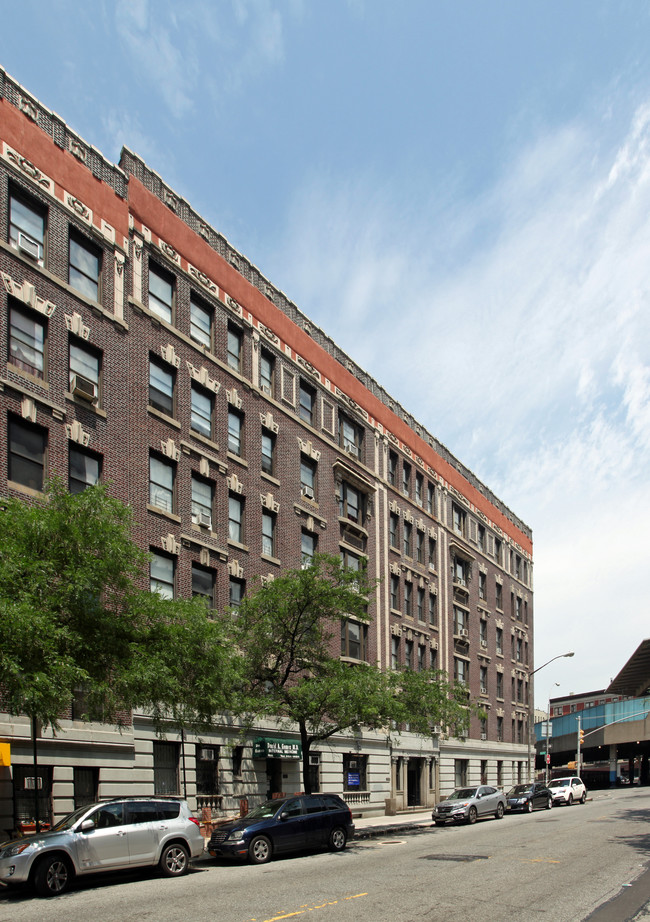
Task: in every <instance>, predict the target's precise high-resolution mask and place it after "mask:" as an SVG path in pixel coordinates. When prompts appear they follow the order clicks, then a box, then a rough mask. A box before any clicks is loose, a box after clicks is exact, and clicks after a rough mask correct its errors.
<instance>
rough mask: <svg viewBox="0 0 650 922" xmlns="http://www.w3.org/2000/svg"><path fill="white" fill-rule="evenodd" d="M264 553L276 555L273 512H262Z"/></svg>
mask: <svg viewBox="0 0 650 922" xmlns="http://www.w3.org/2000/svg"><path fill="white" fill-rule="evenodd" d="M262 553H263V554H266V555H267V556H268V557H275V515H274V514H273V513H272V512H263V513H262Z"/></svg>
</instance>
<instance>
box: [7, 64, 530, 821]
mask: <svg viewBox="0 0 650 922" xmlns="http://www.w3.org/2000/svg"><path fill="white" fill-rule="evenodd" d="M0 144H1V149H0V273H1V276H2V283H3V284H2V289H1V293H0V298H1V299H2V300H1V301H0V331H1V335H0V343H1V349H0V413H1V417H0V427H1V428H0V431H1V432H2V433H3V438H2V439H0V493H2V494H4V495H10V496H17V497H20V498H22V499H24V500H26V501H35V500H38V498H39V496H40V495H41V491H42V489H43V485H44V483H45V482H46V481H47V479H48V478H49V477H51V476H53V475H55V474H56V475H59V476H61V477H63V478H65V479H66V480H67V481H68V483H69V487H70V489H71V490H81V489H84V487H85V486H86V485H88V484H91V483H94V482H96V481H97V480H99V479H101V480H105V481H107V482H109V483H110V484H111V491H112V492H113V493H114V494H115V495H116V496H118V497H119V498H120V499H122V500H124V501H125V502H128V503H129V504H130V505H131V506H132V508H133V511H134V516H135V520H136V522H137V523H138V528H137V536H136V538H137V540H138V542H139V543H141V545H142V546H143V547H144V548H145V549H146V550H148V551H149V552H150V553H151V555H152V556H151V572H150V586H151V589H152V591H157V592H160V593H161V594H162V595H163V596H176V595H186V596H187V595H190V594H200V595H202V596H204V597H205V598H206V599H207V600H208V602H209V604H210V606H211V607H214V608H223V607H225V606H228V605H234V606H236V605H237V604H238V602H239V600H240V599H241V598H242V596H243V595H244V594H245V592H246V591H247V588H249V587H250V586H251V585H252V582H253V580H258V579H261V580H262V581H265V580H269V579H272V578H273V577H274V576H275V575H277V574H278V573H279V572H281V571H282V569H283V568H288V567H296V566H299V565H300V564H301V562H302V561H304V560H305V559H308V558H309V557H310V556H312V555H313V554H314V553H317V552H325V553H333V554H340V555H342V557H343V559H345V561H346V562H347V563H348V565H349V566H351V567H355V566H358V565H359V564H360V563H361V562H362V561H364V562H365V563H366V564H367V566H368V571H369V575H370V577H371V578H372V579H377V580H378V582H377V588H376V590H375V594H374V597H373V598H372V599H371V600H370V608H369V614H370V621H369V623H368V624H367V625H365V624H360V623H359V624H357V623H355V622H353V621H348V622H347V623H346V624H344V625H343V628H342V632H341V656H342V657H343V658H344V659H345V660H346V661H349V662H350V663H351V664H353V663H355V662H358V661H364V660H365V661H369V662H374V663H377V664H379V665H380V666H381V667H382V668H385V669H391V668H397V667H402V666H406V667H409V668H412V669H429V668H436V669H443V670H445V671H446V672H447V673H448V674H449V676H450V677H451V678H453V679H454V680H457V681H462V682H464V683H466V684H467V686H468V688H469V690H470V693H471V696H472V697H473V698H475V699H477V700H479V701H481V702H482V703H483V705H484V707H485V711H486V714H487V718H486V719H485V720H479V719H477V718H473V719H472V723H471V727H470V730H469V733H468V735H467V738H466V739H462V740H457V739H450V738H446V736H445V734H444V728H442V727H441V728H436V732H435V733H434V734H433V735H432V737H431V738H430V739H424V738H422V737H418V736H415V735H412V734H408V733H402V734H395V733H390V734H377V733H367V734H366V733H363V734H359V735H350V736H345V737H344V736H342V737H340V738H335V739H333V740H332V741H330V742H328V744H327V745H323V746H321V747H320V751H319V752H317V753H314V755H313V765H312V768H313V773H314V774H313V777H314V781H315V782H316V784H318V786H319V787H320V788H321V790H331V791H337V792H339V793H343V796H345V797H346V799H347V800H348V801H349V802H350V803H351V805H352V806H353V808H354V809H355V810H357V811H367V812H383V811H384V809H385V807H386V805H388V809H406V808H408V807H417V806H419V807H422V806H425V805H429V804H431V803H432V802H433V800H434V799H435V798H436V797H437V796H439V795H440V794H444V793H448V792H449V790H450V789H451V788H452V787H453V786H454V784H458V783H462V784H465V783H474V782H476V783H478V782H479V781H480V780H481V779H486V780H487V783H491V784H495V785H501V786H507V785H509V784H511V783H512V782H516V781H518V780H522V777H523V774H524V773H525V771H526V752H527V743H528V732H529V720H528V712H529V707H530V698H531V696H530V695H529V684H528V683H529V675H530V673H531V672H532V670H533V668H534V667H533V592H532V589H533V563H532V534H531V531H530V529H529V528H528V527H527V526H526V525H525V524H524V523H523V522H522V521H521V520H520V519H518V518H517V517H516V516H515V515H514V514H513V513H512V512H511V511H510V510H509V509H508V508H507V507H506V506H505V505H504V504H503V503H502V502H501V501H500V500H499V499H498V498H497V497H496V496H495V495H494V494H493V493H492V492H491V491H490V490H489V488H487V487H486V486H485V485H484V484H482V483H481V482H480V481H479V480H478V479H477V478H476V477H475V476H474V475H473V474H472V473H471V471H469V470H468V469H467V468H466V467H465V466H464V465H463V464H462V463H460V462H459V461H458V460H457V459H455V458H454V457H453V456H452V455H451V453H450V452H449V451H448V450H447V449H446V448H445V447H444V446H443V445H442V444H440V443H439V442H438V441H437V440H436V439H435V437H433V436H432V435H431V434H429V433H428V432H427V431H426V429H425V428H424V427H423V426H422V425H421V424H419V423H418V422H417V421H416V420H415V419H414V418H413V417H412V416H411V415H410V414H409V413H408V412H406V411H405V410H404V409H403V408H402V407H401V406H400V405H399V404H398V403H397V402H396V401H394V400H393V399H392V398H391V397H390V395H389V394H387V393H386V392H385V391H384V389H383V388H382V387H381V386H380V384H378V383H377V382H376V381H375V380H374V379H372V378H371V377H370V376H369V375H368V374H367V373H366V372H364V371H363V370H362V369H361V368H359V366H358V365H356V364H355V362H354V360H353V359H352V358H350V357H348V356H347V355H346V354H344V353H343V352H342V351H341V350H340V349H339V348H338V347H337V346H336V345H335V343H334V342H333V341H332V340H331V339H330V338H329V337H328V336H327V335H326V333H325V332H323V330H321V329H320V328H318V327H316V326H315V325H314V324H312V323H311V322H310V321H309V320H308V318H307V317H305V316H304V315H303V314H302V313H301V312H300V311H299V309H298V308H297V307H296V306H295V305H294V304H293V303H292V302H291V301H289V300H288V299H287V297H286V296H285V295H284V294H283V293H282V292H280V291H279V290H278V289H277V288H275V287H274V286H273V285H272V284H271V283H270V282H269V281H268V280H267V279H266V278H264V277H263V276H262V274H261V273H260V272H259V270H258V269H257V268H256V267H255V266H254V265H253V264H252V263H250V262H249V261H248V260H247V259H246V258H245V257H244V256H243V255H242V254H240V253H239V252H237V251H236V250H235V249H234V248H233V247H232V246H231V245H230V244H229V242H228V241H227V240H226V239H225V238H224V237H223V236H222V235H220V234H219V233H218V232H217V231H216V230H214V229H213V228H212V227H210V226H209V225H208V224H207V223H206V222H205V221H204V220H203V219H202V218H201V216H200V215H199V214H197V213H196V212H195V211H194V210H193V209H192V208H191V206H190V205H189V204H188V203H187V202H186V201H185V200H184V199H182V198H181V197H180V196H178V195H177V194H176V193H175V192H174V191H173V190H172V189H170V188H169V187H168V186H167V185H166V184H165V183H164V181H163V180H162V179H161V178H160V176H159V175H158V174H157V173H155V172H154V171H153V170H151V169H150V168H149V167H148V166H147V165H146V164H145V163H144V162H143V161H142V160H141V159H140V158H139V157H138V156H137V155H135V154H134V153H132V152H131V151H129V150H127V149H124V150H123V152H122V156H121V159H120V164H119V166H117V165H114V164H112V163H110V162H109V161H107V160H106V159H105V158H104V157H103V156H102V155H101V154H100V153H99V152H98V151H97V149H96V148H94V147H92V146H91V145H89V144H88V143H87V142H85V141H84V140H83V139H82V138H80V137H79V136H77V135H76V134H75V133H74V132H72V131H71V130H70V128H69V127H68V126H67V125H66V124H65V123H64V122H63V121H62V120H61V119H60V118H59V117H58V116H56V115H55V114H53V113H52V112H50V111H49V110H48V109H47V108H45V106H43V105H42V104H41V103H40V102H39V101H38V100H36V99H34V97H32V96H31V95H30V94H29V93H28V92H27V91H26V90H24V89H23V88H22V87H20V86H19V85H17V84H16V83H15V82H14V81H13V80H12V79H11V78H10V77H9V76H8V75H7V74H6V73H5V72H4V71H1V70H0ZM77 717H78V715H76V714H75V708H74V705H73V707H72V708H71V709H70V711H69V712H68V713H66V716H65V719H63V721H62V724H61V726H62V730H61V732H60V733H58V734H57V735H56V736H54V735H53V734H52V733H51V732H50V731H43V732H42V733H41V738H40V739H39V769H38V777H35V776H34V770H33V767H32V766H31V742H30V727H29V723H28V721H27V720H26V719H22V718H12V717H9V716H8V715H6V714H4V715H3V714H0V739H2V740H4V741H5V742H8V743H10V746H11V758H10V765H7V764H5V765H0V828H7V829H9V828H12V826H15V825H16V823H17V822H19V821H21V820H25V819H28V818H29V816H28V814H29V812H30V803H31V801H30V797H31V799H32V801H33V796H34V795H33V791H34V788H35V787H36V788H37V789H38V791H39V797H42V805H43V806H42V809H43V810H44V811H45V812H46V813H47V815H48V816H51V817H56V816H60V815H61V814H63V813H65V812H66V811H67V810H68V809H70V808H72V807H73V806H74V805H75V804H76V803H82V802H84V799H88V798H90V799H93V798H96V797H105V796H110V795H112V794H115V793H123V792H132V793H154V791H155V792H172V791H179V792H181V793H186V794H187V796H188V798H189V799H190V802H191V805H192V807H193V808H196V809H197V810H198V809H206V810H216V811H232V810H233V809H235V808H237V807H238V805H239V800H240V799H241V798H248V799H250V798H253V799H255V798H257V799H260V798H263V797H264V796H266V795H267V794H269V793H276V792H278V791H294V790H299V789H300V780H299V763H298V761H297V748H296V745H295V735H293V736H292V734H291V733H287V732H283V733H280V732H279V731H278V728H277V727H273V726H271V725H269V726H265V727H258V728H256V731H255V734H252V735H251V734H249V735H248V736H247V737H245V738H244V737H242V735H241V733H240V728H239V727H238V726H237V725H236V721H233V719H232V718H229V717H224V718H223V720H222V721H221V722H220V726H219V730H218V731H215V733H214V734H213V735H211V736H210V737H209V738H202V739H196V738H187V739H182V740H181V739H179V736H178V734H177V733H175V732H172V731H170V733H169V734H167V738H166V739H160V738H159V737H157V736H156V734H155V732H154V729H153V727H152V725H151V722H150V721H149V720H148V719H147V717H146V715H144V714H135V715H133V717H132V720H131V721H130V723H129V725H128V727H127V728H126V729H124V728H123V729H122V730H121V731H118V730H116V729H114V728H112V727H110V726H104V725H95V724H88V723H86V722H84V721H82V720H79V719H77ZM30 792H31V793H30Z"/></svg>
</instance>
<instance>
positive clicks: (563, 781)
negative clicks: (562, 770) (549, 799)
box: [549, 778, 569, 788]
mask: <svg viewBox="0 0 650 922" xmlns="http://www.w3.org/2000/svg"><path fill="white" fill-rule="evenodd" d="M567 784H569V779H568V778H557V779H556V780H555V781H551V782H550V783H549V787H550V788H565V787H566V786H567Z"/></svg>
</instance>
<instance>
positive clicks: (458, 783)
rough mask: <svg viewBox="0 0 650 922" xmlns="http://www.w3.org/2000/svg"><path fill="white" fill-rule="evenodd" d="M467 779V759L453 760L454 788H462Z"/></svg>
mask: <svg viewBox="0 0 650 922" xmlns="http://www.w3.org/2000/svg"><path fill="white" fill-rule="evenodd" d="M468 777H469V759H454V786H455V787H457V788H464V787H466V786H467V778H468Z"/></svg>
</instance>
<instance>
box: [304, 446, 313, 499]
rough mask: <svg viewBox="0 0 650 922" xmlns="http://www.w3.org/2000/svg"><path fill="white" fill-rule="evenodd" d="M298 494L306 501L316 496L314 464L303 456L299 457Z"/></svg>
mask: <svg viewBox="0 0 650 922" xmlns="http://www.w3.org/2000/svg"><path fill="white" fill-rule="evenodd" d="M300 492H301V494H302V495H303V496H305V497H307V499H314V498H315V496H316V464H315V462H314V461H312V460H311V459H310V458H306V457H305V456H304V455H301V456H300Z"/></svg>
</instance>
